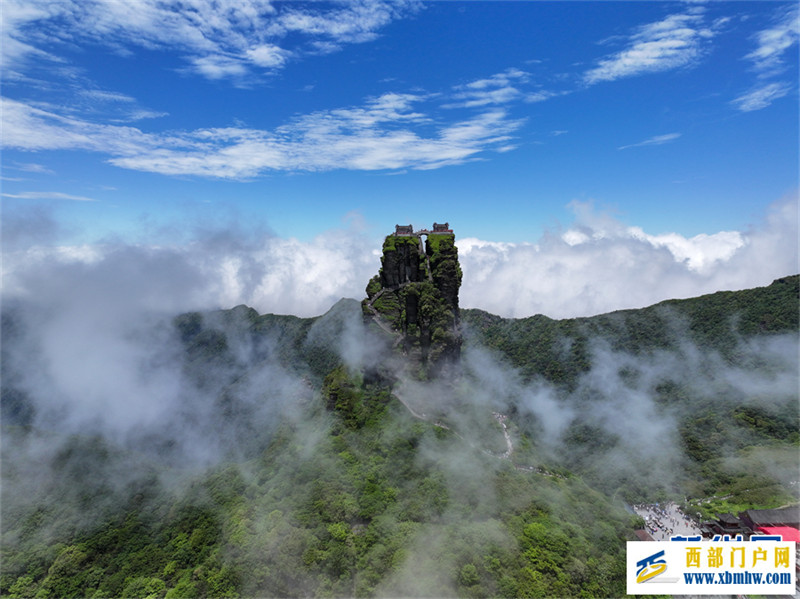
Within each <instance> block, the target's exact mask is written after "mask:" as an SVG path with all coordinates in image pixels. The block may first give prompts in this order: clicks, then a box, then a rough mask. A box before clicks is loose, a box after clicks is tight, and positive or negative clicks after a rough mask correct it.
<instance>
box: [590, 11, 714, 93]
mask: <svg viewBox="0 0 800 599" xmlns="http://www.w3.org/2000/svg"><path fill="white" fill-rule="evenodd" d="M713 35H714V34H713V32H712V31H711V30H710V29H708V28H705V27H703V26H702V17H701V16H700V15H697V14H675V15H670V16H668V17H666V18H665V19H663V20H661V21H658V22H655V23H650V24H648V25H644V26H642V27H641V28H639V30H638V31H637V32H636V33H635V34H633V35H632V36H631V37H630V38H629V40H628V46H627V47H626V48H625V49H623V50H620V51H619V52H617V53H616V54H613V55H611V56H608V57H606V58H603V59H601V60H600V61H599V62H598V64H597V66H596V67H594V68H593V69H590V70H589V71H587V72H586V73H585V74H584V77H583V80H584V83H586V84H588V85H592V84H595V83H599V82H601V81H614V80H616V79H621V78H623V77H631V76H634V75H641V74H644V73H656V72H659V71H666V70H670V69H675V68H679V67H684V66H688V65H691V64H692V63H693V62H694V61H695V60H696V59H697V58H698V57H699V56H700V55H701V53H702V52H703V41H704V40H705V39H707V38H710V37H713Z"/></svg>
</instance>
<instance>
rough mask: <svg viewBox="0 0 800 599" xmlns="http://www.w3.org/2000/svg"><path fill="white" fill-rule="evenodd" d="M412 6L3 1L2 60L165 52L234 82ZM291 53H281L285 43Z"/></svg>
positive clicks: (363, 36) (372, 30)
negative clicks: (66, 51)
mask: <svg viewBox="0 0 800 599" xmlns="http://www.w3.org/2000/svg"><path fill="white" fill-rule="evenodd" d="M419 7H420V4H419V3H417V2H412V1H408V2H407V1H398V2H392V3H378V2H367V1H363V2H348V3H344V4H342V5H338V6H336V5H333V6H330V5H323V4H321V3H320V4H317V3H309V4H303V5H301V4H299V3H291V2H289V3H280V4H273V3H271V2H269V1H268V0H221V1H212V0H187V1H185V2H182V3H167V2H161V1H160V0H127V1H125V2H120V1H119V0H61V1H60V2H50V1H48V0H27V1H26V2H24V3H23V2H20V1H19V0H8V1H7V2H5V3H4V5H3V18H4V23H3V40H2V41H3V43H2V47H3V61H4V65H5V66H6V67H9V66H13V65H20V64H22V63H23V62H24V60H25V58H26V57H28V56H32V55H38V56H39V57H48V58H52V59H54V60H56V58H55V57H54V56H52V55H49V54H47V53H45V52H42V51H41V50H38V49H37V45H41V44H42V43H43V42H44V41H45V40H48V41H50V42H53V41H57V42H58V41H61V42H68V43H80V42H82V41H84V40H88V41H91V42H92V43H101V44H106V45H108V46H110V47H111V48H112V49H114V50H116V51H119V52H122V53H130V52H131V49H132V48H137V47H141V48H170V49H174V50H176V51H178V52H180V53H182V54H183V55H184V57H185V59H186V60H187V62H188V63H189V65H190V66H191V70H193V71H195V72H197V73H199V74H200V75H202V76H204V77H208V78H210V79H221V78H234V79H239V78H241V77H244V76H246V75H247V74H249V73H250V71H251V69H253V68H254V67H255V68H259V69H266V70H268V71H269V70H274V69H279V68H281V67H283V66H284V65H285V64H286V62H287V61H288V59H289V58H290V57H293V56H298V55H300V54H303V53H309V52H311V53H314V52H319V51H320V48H321V47H322V46H324V47H325V48H326V50H327V51H333V50H334V49H337V48H339V47H340V46H341V45H342V44H352V43H361V42H366V41H369V40H372V39H374V38H375V37H377V31H378V30H379V29H381V28H382V27H384V26H386V25H387V24H389V23H390V22H391V21H392V20H394V19H398V18H402V17H404V16H405V15H407V14H409V13H411V12H414V11H416V10H418V9H419ZM290 35H291V36H292V37H293V40H292V43H293V44H295V45H296V46H297V50H292V49H288V48H285V47H282V45H280V44H283V45H285V44H287V43H289V42H288V41H287V37H288V36H290Z"/></svg>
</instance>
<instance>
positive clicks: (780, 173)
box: [2, 0, 800, 315]
mask: <svg viewBox="0 0 800 599" xmlns="http://www.w3.org/2000/svg"><path fill="white" fill-rule="evenodd" d="M178 6H180V8H178ZM2 10H3V30H2V36H3V46H2V48H3V65H4V68H3V73H4V74H3V88H2V98H3V113H2V118H3V133H2V141H3V154H2V166H3V168H2V177H3V179H2V211H3V220H4V225H5V228H6V229H7V230H6V232H5V233H6V235H5V237H7V238H9V239H13V240H14V244H16V245H14V246H13V248H12V247H10V246H8V244H7V247H6V249H5V252H6V255H7V260H6V261H7V262H8V263H9V264H11V265H12V266H7V267H6V268H5V269H4V270H5V272H4V276H11V275H9V273H11V274H12V275H13V273H20V272H22V271H23V270H25V269H26V268H28V266H24V265H23V264H28V263H27V262H24V261H23V262H15V261H14V259H13V256H12V255H11V253H10V252H11V251H12V250H13V251H14V252H28V254H27V255H30V252H31V251H33V250H32V248H34V247H36V248H39V249H38V250H37V251H38V252H39V255H40V254H41V251H42V250H41V248H42V247H50V248H56V247H57V248H62V249H61V250H59V251H62V253H63V251H64V250H63V248H65V247H72V248H76V247H82V248H84V250H82V251H84V253H85V252H87V251H89V250H86V248H87V247H89V246H91V247H92V248H93V249H92V250H91V251H90V253H91V252H94V254H92V255H94V256H95V259H99V258H97V255H99V254H97V252H101V250H100V249H99V248H106V250H104V251H107V248H108V247H109V245H108V244H109V243H111V241H110V240H113V243H117V244H132V245H135V246H136V247H144V246H148V247H151V248H153V247H164V246H165V245H170V244H172V246H173V247H178V246H179V245H180V244H183V245H182V246H181V247H183V248H184V249H185V248H187V247H189V246H191V244H198V243H200V244H203V242H204V237H203V235H204V233H202V232H204V231H205V232H206V233H205V234H207V235H209V236H211V237H214V235H216V236H217V237H218V236H219V235H222V234H223V233H225V232H228V233H230V232H232V231H235V236H238V237H239V238H247V239H248V243H252V244H254V247H255V246H257V245H258V244H259V243H260V241H259V239H260V238H269V239H271V240H272V241H271V243H273V244H278V243H283V244H288V245H291V244H293V243H297V244H300V246H301V247H303V248H306V249H307V248H311V247H315V245H319V244H321V243H322V241H321V240H323V239H326V235H333V232H335V231H346V232H348V235H351V236H360V237H359V238H360V239H362V240H363V247H366V248H370V247H374V246H375V244H378V243H379V240H380V238H381V237H382V236H383V235H385V234H386V233H388V232H390V231H391V230H392V229H393V227H394V224H395V223H413V224H415V225H417V226H425V225H429V224H430V223H431V222H432V221H444V220H447V221H449V222H450V223H451V225H452V226H453V227H454V228H455V231H456V234H457V236H458V237H459V238H460V239H463V240H465V243H464V245H463V247H462V254H464V255H465V257H466V254H470V253H471V252H472V253H473V254H474V255H473V259H474V260H475V264H474V265H473V266H472V271H471V272H473V273H475V276H478V274H479V273H481V272H483V271H482V270H481V268H484V269H486V268H488V269H489V270H488V271H486V273H484V274H485V278H484V279H483V281H484V283H483V284H489V282H490V281H492V279H491V278H490V273H491V272H493V268H490V267H487V266H486V265H487V264H495V262H493V261H499V262H497V263H496V264H501V263H502V264H506V265H508V264H510V263H514V264H515V265H516V266H515V268H517V269H520V270H514V271H513V272H512V271H509V273H508V274H507V277H508V279H509V280H512V279H513V278H514V277H513V274H514V273H517V274H518V273H524V272H526V271H527V270H529V268H530V264H527V263H526V262H525V261H526V260H533V261H537V260H538V261H539V262H545V263H547V261H548V260H554V262H553V266H552V268H551V269H550V270H547V271H546V272H545V271H543V272H540V273H539V274H540V278H541V279H542V280H545V279H546V280H549V279H547V277H548V276H549V277H555V275H554V274H553V272H556V271H559V270H561V271H564V272H566V273H572V274H571V275H570V276H574V277H579V276H584V275H583V274H581V271H579V270H571V269H572V268H573V267H574V266H575V265H576V264H578V265H580V264H584V263H585V260H583V261H582V259H581V258H579V257H578V256H577V255H575V254H570V255H569V257H568V258H564V259H563V260H560V259H557V258H555V256H557V255H558V256H560V254H558V252H556V251H555V250H552V247H551V246H550V245H548V244H549V243H551V242H552V239H554V238H557V239H559V240H560V243H563V244H565V245H564V248H566V249H570V248H572V250H570V251H574V252H577V251H578V250H580V251H583V250H588V249H593V250H594V254H592V256H593V257H592V259H593V260H600V261H606V262H607V261H608V256H609V255H614V253H613V251H611V250H610V249H609V248H607V247H601V246H602V244H603V243H610V240H612V239H616V240H617V241H619V242H620V243H622V242H624V243H628V244H629V243H634V242H635V243H639V244H640V245H641V244H644V245H642V246H641V247H639V248H638V249H635V250H634V249H631V251H632V252H633V253H634V254H635V255H636V260H634V261H630V260H628V261H626V260H625V259H622V258H620V260H621V261H620V262H619V263H616V267H617V268H623V269H624V268H626V267H628V268H633V267H634V266H638V265H639V262H638V261H639V260H644V258H645V257H646V256H645V254H643V253H642V252H643V249H642V248H645V249H647V251H650V250H652V251H658V252H662V253H663V252H668V255H667V258H670V257H671V259H672V260H673V261H674V262H675V264H677V265H678V266H679V267H681V268H683V270H684V271H685V275H686V277H688V279H686V280H687V281H689V280H690V281H691V282H692V283H691V284H690V283H686V282H685V281H684V282H681V283H678V282H676V283H671V284H669V285H667V284H664V285H663V286H662V287H660V288H659V289H660V291H659V294H656V295H654V296H653V297H652V298H651V297H650V296H647V297H646V298H642V299H641V300H636V301H634V302H633V303H637V302H639V303H643V302H644V303H646V302H648V301H651V299H658V298H660V297H662V296H663V297H671V296H673V295H679V294H684V295H685V294H691V293H696V292H704V291H709V290H713V289H714V288H715V287H719V286H723V287H736V286H743V285H752V284H757V283H768V282H769V281H763V280H762V279H764V278H765V277H769V276H773V275H776V276H780V275H784V274H791V272H794V271H796V269H797V267H796V264H797V259H796V244H794V245H793V244H792V243H790V242H791V240H790V239H788V238H787V237H786V236H787V235H789V236H791V235H792V231H795V232H796V210H797V207H796V206H797V204H796V202H797V200H796V197H797V187H798V89H797V82H798V37H799V35H800V34H799V33H798V5H797V3H794V2H792V3H783V2H708V3H703V2H678V3H675V2H673V3H661V2H598V3H590V2H422V3H418V2H397V3H375V2H346V3H322V2H314V3H302V2H272V3H269V2H256V1H247V0H224V1H223V0H219V1H214V2H211V1H201V0H187V1H184V2H181V3H177V2H175V3H172V2H160V1H159V2H156V0H127V1H125V2H121V1H118V0H62V1H60V2H56V3H50V2H43V1H42V2H38V1H36V0H26V1H22V0H7V1H5V2H4V3H3V6H2ZM776 214H780V215H783V216H781V217H780V218H779V217H777V216H776ZM786 215H789V216H788V218H789V219H790V220H793V221H795V222H794V223H793V224H792V226H793V227H794V228H793V229H790V231H789V232H788V233H787V232H786V231H782V232H781V233H776V232H775V227H778V226H779V221H781V220H782V219H783V220H785V218H786ZM12 227H13V228H14V229H15V230H14V231H11V233H10V234H9V229H10V228H12ZM28 229H29V230H30V231H29V233H30V234H28V235H27V236H26V235H22V234H21V232H23V231H28ZM212 230H213V231H215V233H208V232H209V231H212ZM15 233H16V234H15ZM759 234H763V235H768V234H775V235H779V236H780V235H783V237H780V239H779V240H778V241H775V242H774V243H773V244H772V245H773V246H775V247H779V248H781V250H780V251H782V252H783V253H784V254H785V253H786V251H788V257H787V258H786V259H784V260H783V261H782V262H780V264H779V265H774V266H773V269H772V270H770V269H766V270H765V269H763V268H762V269H759V268H757V267H755V266H754V267H753V271H752V272H749V273H746V274H747V276H745V275H743V274H741V266H739V267H737V268H738V270H735V269H734V268H733V265H734V262H731V260H733V259H734V258H735V259H736V260H744V258H745V257H744V254H745V253H746V252H747V251H754V250H752V248H753V247H754V246H758V243H755V242H754V241H753V240H754V239H758V235H759ZM26 240H27V241H26ZM587 244H588V245H587ZM598 244H599V245H598ZM775 244H778V245H775ZM207 245H208V244H205V245H204V246H203V247H206V246H207ZM762 245H763V247H767V246H770V244H769V243H767V242H764V244H762ZM529 246H530V248H534V250H535V251H536V252H540V253H539V254H535V255H533V256H527V257H525V256H526V255H525V252H526V251H528V249H530V248H529ZM590 246H591V247H590ZM359 247H362V246H359ZM620 247H622V246H620ZM770 247H772V246H770ZM526 248H528V249H526ZM548 248H550V249H551V250H552V251H551V253H547V252H548ZM575 248H577V249H575ZM786 248H788V250H787V249H786ZM262 249H263V248H262ZM534 250H531V251H534ZM309 251H310V250H309ZM481 251H483V252H490V251H491V252H494V254H491V256H490V255H489V254H482V255H479V254H480V252H481ZM559 251H560V250H559ZM765 251H766V250H765ZM773 251H775V252H776V254H780V251H778V250H773ZM542 252H543V253H542ZM101 253H102V252H101ZM604 253H605V257H603V256H604ZM14 255H15V256H17V258H18V259H19V260H22V259H21V258H19V256H21V255H22V254H19V253H17V254H14ZM70 255H75V254H74V252H73V253H72V254H70ZM102 255H104V256H105V255H106V254H102ZM312 255H314V256H316V254H313V252H312V254H309V256H312ZM511 255H513V256H517V257H516V258H514V257H513V256H512V257H510V256H511ZM564 255H565V256H566V254H564ZM659 256H660V255H659ZM479 258H480V259H479ZM319 259H320V258H319V257H318V256H317V258H312V257H309V260H311V261H314V260H319ZM659 259H660V258H658V257H656V258H653V257H652V256H651V257H649V258H647V260H645V261H644V262H643V264H647V263H658V261H659ZM372 260H373V262H374V257H373V258H372ZM748 260H749V262H748V263H752V264H757V263H758V262H759V261H763V260H770V257H769V256H768V255H766V254H763V255H761V254H760V255H759V256H758V258H757V259H756V257H753V256H750V257H749V258H748ZM773 262H774V260H773ZM665 264H666V263H665ZM481 265H482V266H481ZM626 265H627V266H626ZM714 265H716V266H718V267H720V268H723V267H724V268H727V269H728V274H727V275H726V276H725V277H722V276H721V275H719V272H720V271H719V269H717V270H715V269H714V268H713V267H714ZM668 266H669V269H672V267H673V265H672V264H669V265H668ZM12 267H13V268H12ZM298 268H299V267H298ZM364 268H365V272H366V270H374V265H372V266H369V268H367V267H364ZM576 268H577V267H576ZM653 268H654V270H653V271H652V272H651V275H650V276H653V277H656V278H659V277H660V276H661V275H663V274H664V273H661V271H659V270H658V269H657V268H656V267H653ZM665 268H667V267H666V266H665ZM669 269H668V270H669ZM734 271H735V273H736V274H734ZM784 271H786V272H784ZM286 272H291V271H290V270H287V271H286ZM626 272H628V271H626ZM659 273H660V274H659ZM359 275H360V271H359ZM629 275H630V278H629V279H626V280H641V279H642V276H641V273H636V272H634V271H630V273H629ZM297 276H299V275H297ZM759 276H760V277H761V278H759ZM720 277H721V278H720ZM726 277H727V278H726ZM264 280H265V279H264V278H263V277H262V279H261V283H262V284H261V289H262V291H261V292H260V293H261V295H257V296H256V295H252V296H248V295H247V294H245V295H241V293H239V295H237V292H235V291H230V290H229V293H228V295H223V296H221V298H222V299H219V301H220V302H225V301H235V300H236V299H238V298H241V299H243V300H244V301H250V302H251V303H255V304H257V305H259V306H260V307H261V308H263V309H271V308H274V309H281V308H283V304H281V303H280V302H278V303H275V302H274V301H271V300H270V299H269V298H268V297H267V296H268V295H269V293H268V291H266V287H264V284H263V281H264ZM554 280H555V279H554ZM659 280H660V278H659ZM601 283H602V281H598V285H599V284H601ZM623 283H624V281H620V282H619V284H620V285H622V284H623ZM315 284H316V283H315ZM359 285H360V283H359ZM530 285H531V286H530V288H527V287H526V288H524V289H523V290H522V292H521V295H520V294H519V293H518V294H517V297H521V296H524V295H525V294H526V293H530V294H534V295H535V290H534V287H535V285H534V284H533V283H531V284H530ZM240 287H241V285H240ZM256 287H258V285H256ZM544 287H547V285H544ZM352 289H355V283H353V284H352V285H351V286H350V287H347V286H345V287H342V288H341V289H338V288H337V289H334V290H329V291H326V293H327V294H328V295H330V296H331V297H333V296H335V295H336V294H337V293H340V292H341V294H343V295H348V294H350V295H353V296H355V295H357V293H358V292H357V291H352ZM240 291H241V289H240ZM576 293H578V294H579V295H580V294H584V296H585V297H586V298H591V297H596V296H597V294H598V293H599V292H598V291H597V290H596V289H589V288H584V287H579V288H578V289H577V291H576ZM265 294H266V295H265ZM328 295H325V296H324V299H325V301H327V300H328ZM467 297H468V298H471V299H472V303H473V304H474V305H480V306H481V307H487V309H488V308H491V309H495V310H496V311H498V312H505V313H506V314H508V315H512V314H513V315H524V314H526V313H528V312H530V311H536V310H539V309H541V310H546V309H549V310H550V311H551V312H553V310H554V309H555V308H554V307H555V306H556V305H560V304H558V303H557V302H561V304H563V301H565V300H564V298H561V297H560V296H558V298H557V300H556V299H554V300H553V301H552V302H550V303H548V302H547V301H545V300H544V299H542V298H539V299H534V298H533V295H532V296H531V297H532V299H531V301H530V302H528V303H523V304H522V305H514V306H512V305H510V304H507V303H503V301H502V300H501V299H499V298H498V299H496V301H492V300H491V299H490V298H488V297H487V296H483V295H481V293H479V292H478V291H475V292H474V293H473V294H472V295H469V294H468V295H467ZM618 299H619V300H621V299H624V294H623V295H621V296H620V297H619V298H617V297H616V296H615V299H613V300H612V299H609V300H608V301H605V302H599V303H598V302H594V303H592V301H590V299H587V300H586V302H584V303H583V304H580V306H577V307H576V308H575V309H573V310H567V311H566V312H564V313H563V315H570V314H583V313H589V312H593V311H598V310H605V309H611V308H615V307H631V306H629V305H628V304H629V303H630V302H627V303H626V302H625V301H618ZM289 307H290V306H289ZM323 307H324V306H323V305H322V304H319V305H314V306H308V307H306V308H304V310H305V311H308V312H313V311H314V310H319V309H322V308H323ZM286 309H287V310H288V309H289V308H288V307H287V308H286ZM553 313H555V312H553Z"/></svg>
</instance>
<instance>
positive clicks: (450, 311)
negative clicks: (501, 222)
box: [362, 223, 461, 378]
mask: <svg viewBox="0 0 800 599" xmlns="http://www.w3.org/2000/svg"><path fill="white" fill-rule="evenodd" d="M423 237H424V238H425V240H424V241H423ZM460 286H461V267H460V266H459V263H458V248H456V245H455V235H454V234H453V230H452V229H451V228H450V225H449V223H444V224H440V223H434V224H433V228H431V229H421V230H418V231H414V228H413V227H412V226H411V225H397V226H396V227H395V232H394V233H393V234H390V235H387V236H386V239H385V240H384V242H383V256H382V257H381V269H380V272H379V273H378V274H377V275H376V276H374V277H372V279H370V281H369V283H368V284H367V289H366V291H367V298H366V299H365V300H363V302H362V310H363V314H364V320H365V322H366V323H367V324H368V325H374V326H376V327H378V328H379V329H380V330H382V331H383V332H384V333H386V334H388V335H391V336H393V337H394V347H395V349H396V350H397V351H399V352H400V353H402V354H404V355H405V356H407V357H408V358H409V359H410V360H411V361H412V364H414V365H415V366H417V367H418V372H419V375H420V376H422V377H424V378H427V377H428V376H430V375H435V374H437V373H438V372H439V371H440V370H441V369H442V367H444V366H446V365H447V364H452V363H454V362H456V361H457V360H458V358H459V356H460V352H461V333H460V330H459V309H458V289H459V287H460Z"/></svg>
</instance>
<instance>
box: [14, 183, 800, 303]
mask: <svg viewBox="0 0 800 599" xmlns="http://www.w3.org/2000/svg"><path fill="white" fill-rule="evenodd" d="M573 208H574V210H575V211H576V214H577V222H576V224H575V225H574V226H573V227H571V228H570V229H569V230H567V231H564V232H562V233H560V234H555V233H549V234H546V235H544V236H543V237H542V238H541V239H539V240H538V241H537V242H536V243H535V244H518V243H501V242H490V241H485V240H479V239H474V238H473V239H467V238H464V239H459V238H457V239H456V243H457V246H458V250H459V258H460V261H461V266H462V269H463V272H464V278H463V283H462V287H461V294H460V296H461V297H460V304H461V306H462V307H465V308H481V309H484V310H487V311H489V312H492V313H495V314H499V315H501V316H506V317H525V316H530V315H533V314H537V313H541V314H545V315H547V316H549V317H551V318H568V317H576V316H589V315H593V314H599V313H604V312H610V311H614V310H620V309H625V308H638V307H644V306H648V305H652V304H655V303H657V302H659V301H662V300H666V299H671V298H683V297H694V296H698V295H702V294H705V293H712V292H715V291H719V290H724V289H745V288H751V287H757V286H761V285H767V284H769V283H770V282H772V280H774V279H776V278H779V277H782V276H786V275H790V274H795V273H797V272H798V271H800V266H798V248H797V236H798V222H797V219H798V216H797V208H798V206H797V198H796V197H791V198H786V199H785V200H783V201H781V202H778V203H776V204H775V205H774V206H773V207H772V208H771V210H770V212H769V214H768V215H767V217H766V218H765V220H764V222H763V223H761V224H760V225H759V226H757V227H754V228H752V229H751V230H748V231H721V232H717V233H707V234H701V235H696V236H694V237H689V238H687V237H684V236H682V235H679V234H677V233H665V234H649V233H646V232H645V231H643V230H642V229H641V228H638V227H630V226H626V225H624V224H622V223H620V222H619V221H617V220H616V219H614V218H612V217H610V216H608V215H605V214H602V213H598V212H597V211H596V210H594V209H593V208H591V206H589V205H587V204H580V203H576V204H574V205H573ZM30 210H31V211H32V212H31V214H30V215H28V217H26V216H25V214H24V213H23V211H22V210H18V211H17V212H16V213H12V214H8V213H6V214H5V215H4V221H3V227H4V229H5V234H4V244H6V246H5V248H4V254H3V262H2V268H3V273H2V274H3V293H4V294H5V295H6V296H9V297H15V296H16V297H19V296H22V297H36V296H37V294H44V295H47V296H48V297H53V296H57V295H58V293H60V292H59V285H64V286H68V285H75V284H76V281H78V282H81V281H83V282H84V283H85V284H86V285H87V289H89V291H92V290H93V291H92V292H93V293H96V294H97V295H98V297H103V296H104V295H107V294H112V295H113V294H117V293H118V291H115V289H116V287H115V286H121V290H122V291H119V293H130V294H133V295H135V296H136V297H137V298H138V299H137V301H139V302H140V308H142V309H147V310H157V311H162V312H169V311H185V310H192V309H205V308H214V307H232V306H235V305H238V304H242V303H244V304H247V305H249V306H252V307H254V308H256V309H257V310H258V311H259V312H261V313H265V312H273V313H288V314H296V315H299V316H312V315H317V314H321V313H323V312H325V311H327V310H328V309H329V308H330V307H331V305H332V304H333V303H334V302H336V301H337V300H338V299H339V298H341V297H352V298H356V299H361V298H362V297H363V296H364V286H365V284H366V282H367V281H368V280H369V279H370V278H371V277H372V276H373V275H374V274H375V273H376V272H377V270H378V268H379V266H380V262H379V259H378V256H377V255H376V253H375V250H376V248H377V247H379V244H376V242H375V241H374V240H371V239H369V238H367V237H366V236H365V235H364V234H363V232H362V230H361V229H360V227H359V226H358V225H357V223H353V224H351V226H350V228H348V229H347V230H332V231H328V232H326V233H324V234H322V235H319V236H318V237H316V238H314V239H313V240H311V241H308V242H301V241H298V240H296V239H282V238H278V237H270V236H264V235H253V234H247V233H244V232H242V231H241V230H238V229H237V228H235V227H233V228H228V229H226V230H219V229H217V230H205V231H200V232H198V233H197V234H196V237H195V239H196V240H195V241H190V242H185V243H181V244H176V245H172V246H129V245H113V244H106V245H92V246H86V245H84V246H74V247H53V246H52V245H48V244H47V242H48V239H51V238H52V237H53V235H54V233H53V231H52V230H53V227H54V223H53V221H52V219H47V218H46V215H42V214H40V213H37V212H36V211H37V210H39V212H41V207H36V206H31V208H30ZM10 233H13V234H10ZM456 233H458V230H456ZM15 240H16V241H15ZM12 242H13V243H12Z"/></svg>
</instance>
